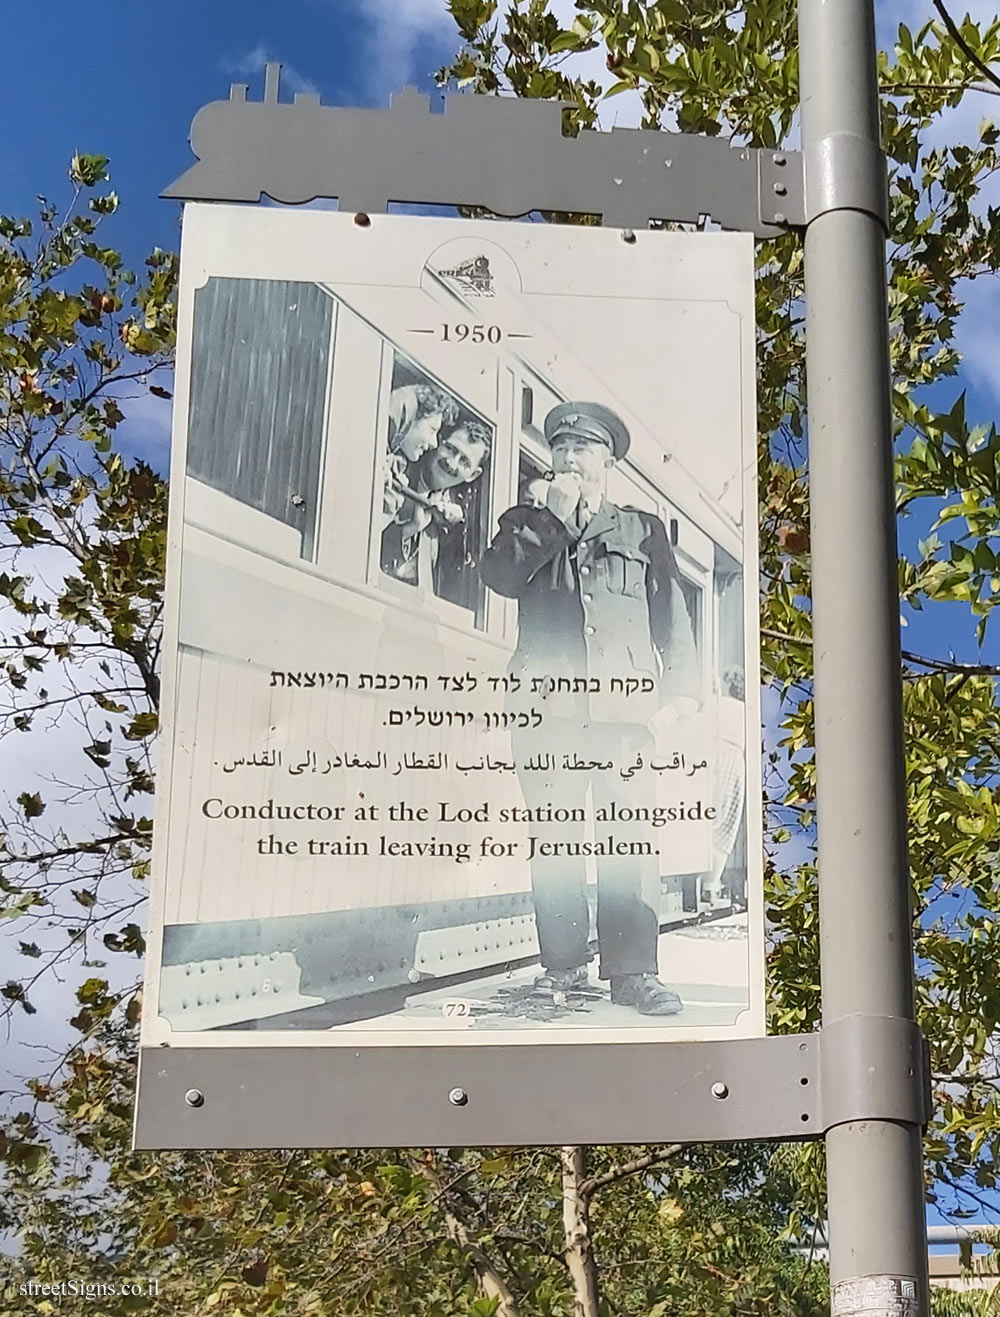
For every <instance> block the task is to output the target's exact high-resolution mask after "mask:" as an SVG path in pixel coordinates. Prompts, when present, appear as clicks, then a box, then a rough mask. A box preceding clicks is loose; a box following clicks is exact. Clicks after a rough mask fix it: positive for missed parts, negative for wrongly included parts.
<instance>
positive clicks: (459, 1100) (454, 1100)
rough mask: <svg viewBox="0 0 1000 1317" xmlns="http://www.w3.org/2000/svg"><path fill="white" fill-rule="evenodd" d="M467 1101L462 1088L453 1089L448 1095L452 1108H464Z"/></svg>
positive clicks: (467, 1097)
mask: <svg viewBox="0 0 1000 1317" xmlns="http://www.w3.org/2000/svg"><path fill="white" fill-rule="evenodd" d="M468 1100H469V1095H468V1093H466V1091H465V1089H464V1088H453V1089H452V1090H451V1092H450V1093H449V1094H448V1101H449V1102H450V1103H451V1105H452V1106H453V1107H464V1106H465V1105H466V1103H467V1102H468Z"/></svg>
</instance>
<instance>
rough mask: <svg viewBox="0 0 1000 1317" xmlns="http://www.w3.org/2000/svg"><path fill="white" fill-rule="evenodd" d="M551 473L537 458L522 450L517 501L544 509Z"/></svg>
mask: <svg viewBox="0 0 1000 1317" xmlns="http://www.w3.org/2000/svg"><path fill="white" fill-rule="evenodd" d="M548 480H549V473H548V471H547V470H546V468H545V467H544V466H542V464H541V462H540V461H538V459H537V458H535V457H533V456H532V455H531V454H530V453H527V452H525V450H524V449H523V448H522V449H521V454H520V457H519V459H518V467H517V501H518V503H526V504H530V505H533V506H534V507H539V508H540V507H544V506H545V500H546V488H545V486H546V485H547V484H548Z"/></svg>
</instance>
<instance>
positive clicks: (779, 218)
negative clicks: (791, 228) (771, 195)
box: [774, 210, 785, 224]
mask: <svg viewBox="0 0 1000 1317" xmlns="http://www.w3.org/2000/svg"><path fill="white" fill-rule="evenodd" d="M774 222H775V224H784V222H785V212H784V211H783V210H777V211H775V212H774Z"/></svg>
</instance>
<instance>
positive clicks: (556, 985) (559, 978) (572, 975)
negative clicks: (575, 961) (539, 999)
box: [535, 965, 588, 992]
mask: <svg viewBox="0 0 1000 1317" xmlns="http://www.w3.org/2000/svg"><path fill="white" fill-rule="evenodd" d="M587 982H588V979H587V966H586V965H574V966H573V968H572V969H546V970H543V971H542V972H541V974H539V975H538V977H537V978H536V979H535V987H536V988H538V989H539V991H541V992H572V991H573V990H574V988H585V987H586V986H587Z"/></svg>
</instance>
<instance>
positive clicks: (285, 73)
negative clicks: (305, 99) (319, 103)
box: [222, 41, 319, 96]
mask: <svg viewBox="0 0 1000 1317" xmlns="http://www.w3.org/2000/svg"><path fill="white" fill-rule="evenodd" d="M265 64H280V65H281V82H282V86H283V87H284V88H285V89H286V90H288V91H291V92H293V93H294V92H303V93H306V94H307V95H310V96H318V95H319V88H318V87H317V86H316V84H315V83H314V82H312V81H311V80H310V79H309V78H307V77H305V76H304V75H303V74H301V73H300V72H299V71H298V69H296V68H295V67H294V66H293V65H291V64H286V63H285V61H284V60H283V59H282V58H281V56H280V55H276V54H275V53H274V51H273V50H271V48H270V47H269V46H265V45H264V43H263V42H262V41H259V42H258V43H257V45H256V46H254V48H253V49H252V50H247V51H245V52H244V53H243V54H242V55H236V56H234V57H233V58H231V59H225V60H223V61H222V67H223V71H224V72H226V73H228V74H229V75H230V76H231V77H240V76H242V77H249V76H250V75H252V74H257V73H263V72H264V65H265Z"/></svg>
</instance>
